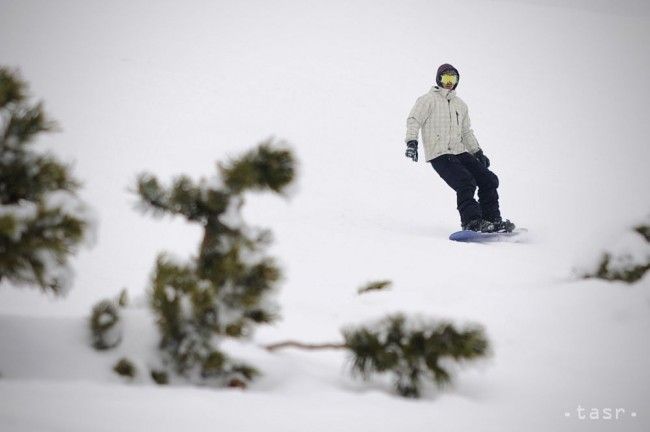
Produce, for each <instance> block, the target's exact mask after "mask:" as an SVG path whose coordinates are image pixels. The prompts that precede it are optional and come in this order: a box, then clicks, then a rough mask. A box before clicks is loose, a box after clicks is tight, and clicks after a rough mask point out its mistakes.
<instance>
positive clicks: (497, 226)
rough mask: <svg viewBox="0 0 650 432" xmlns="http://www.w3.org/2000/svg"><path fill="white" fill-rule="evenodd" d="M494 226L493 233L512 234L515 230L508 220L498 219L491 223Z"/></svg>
mask: <svg viewBox="0 0 650 432" xmlns="http://www.w3.org/2000/svg"><path fill="white" fill-rule="evenodd" d="M491 222H492V223H493V224H494V232H512V231H513V230H514V229H515V224H513V223H512V222H510V220H508V219H506V220H503V219H501V218H500V217H499V218H496V219H494V220H493V221H491Z"/></svg>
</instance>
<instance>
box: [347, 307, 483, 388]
mask: <svg viewBox="0 0 650 432" xmlns="http://www.w3.org/2000/svg"><path fill="white" fill-rule="evenodd" d="M343 337H344V338H345V346H346V348H347V349H348V350H349V351H351V354H352V371H353V372H354V373H356V374H359V375H361V376H362V377H363V378H364V379H368V378H370V377H371V376H372V375H373V374H376V373H377V374H381V373H390V374H392V375H393V376H394V384H395V389H396V391H397V392H398V393H399V394H400V395H401V396H405V397H413V398H417V397H419V396H420V392H421V387H422V383H423V381H424V380H431V381H433V382H434V383H436V384H437V385H439V386H444V385H445V384H448V383H449V382H450V381H451V373H450V372H449V371H448V370H447V369H446V368H445V366H444V365H443V362H445V361H447V360H449V359H451V360H455V361H462V360H474V359H478V358H481V357H485V356H487V355H488V351H489V343H488V340H487V338H486V336H485V333H484V330H483V329H482V328H481V327H480V326H476V325H475V326H469V327H467V328H465V329H462V330H458V329H456V328H455V327H454V326H453V325H452V324H450V323H447V322H426V321H422V320H417V319H407V318H406V317H405V316H404V315H402V314H396V315H391V316H388V317H386V318H384V319H383V320H381V321H379V322H377V323H374V324H371V325H369V326H359V327H350V328H347V329H344V330H343Z"/></svg>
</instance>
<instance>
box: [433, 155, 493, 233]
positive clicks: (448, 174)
mask: <svg viewBox="0 0 650 432" xmlns="http://www.w3.org/2000/svg"><path fill="white" fill-rule="evenodd" d="M430 162H431V166H433V169H434V170H436V172H437V173H438V175H440V177H442V179H443V180H444V181H445V182H446V183H447V184H448V185H449V186H450V187H451V188H452V189H453V190H454V191H456V204H457V209H458V212H459V213H460V222H461V225H463V226H465V225H466V224H467V223H468V222H469V221H471V220H474V219H480V218H482V213H481V207H480V206H479V204H478V203H477V202H476V200H475V199H474V192H475V191H476V182H475V181H474V177H473V176H472V174H471V173H470V172H469V171H468V170H467V168H465V167H464V166H463V164H462V163H461V162H460V161H459V160H458V158H457V157H456V156H454V155H442V156H438V157H437V158H435V159H432V160H431V161H430Z"/></svg>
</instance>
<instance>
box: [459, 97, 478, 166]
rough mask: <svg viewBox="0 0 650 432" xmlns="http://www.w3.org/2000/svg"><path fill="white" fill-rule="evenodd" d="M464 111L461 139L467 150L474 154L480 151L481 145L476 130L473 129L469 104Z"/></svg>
mask: <svg viewBox="0 0 650 432" xmlns="http://www.w3.org/2000/svg"><path fill="white" fill-rule="evenodd" d="M463 111H464V114H465V115H463V123H462V131H461V132H462V137H461V141H462V142H463V145H464V146H465V148H466V149H467V151H468V152H470V153H471V154H474V153H476V152H477V151H479V150H480V149H481V148H480V147H479V145H478V141H477V140H476V137H475V136H474V131H473V130H472V123H471V121H470V120H469V112H468V110H467V106H465V109H464V110H463Z"/></svg>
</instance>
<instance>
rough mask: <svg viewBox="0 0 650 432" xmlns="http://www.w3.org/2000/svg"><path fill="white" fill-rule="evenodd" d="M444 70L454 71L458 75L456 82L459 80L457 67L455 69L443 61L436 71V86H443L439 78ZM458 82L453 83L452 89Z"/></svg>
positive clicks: (454, 88)
mask: <svg viewBox="0 0 650 432" xmlns="http://www.w3.org/2000/svg"><path fill="white" fill-rule="evenodd" d="M445 72H455V73H456V75H458V82H460V74H459V73H458V69H456V68H455V67H453V66H452V65H450V64H449V63H445V64H443V65H440V67H439V68H438V73H437V74H436V84H438V87H443V86H442V82H441V81H440V79H441V78H442V74H443V73H445ZM458 82H457V83H456V84H455V85H454V87H453V88H452V90H456V87H458Z"/></svg>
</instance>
